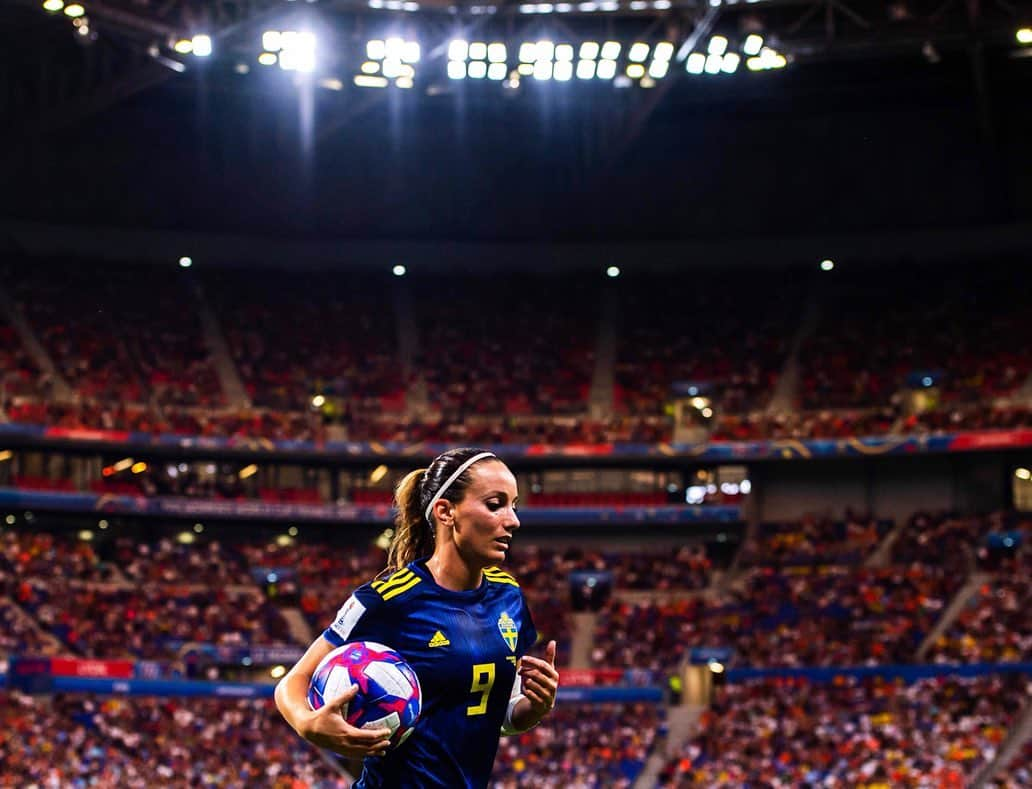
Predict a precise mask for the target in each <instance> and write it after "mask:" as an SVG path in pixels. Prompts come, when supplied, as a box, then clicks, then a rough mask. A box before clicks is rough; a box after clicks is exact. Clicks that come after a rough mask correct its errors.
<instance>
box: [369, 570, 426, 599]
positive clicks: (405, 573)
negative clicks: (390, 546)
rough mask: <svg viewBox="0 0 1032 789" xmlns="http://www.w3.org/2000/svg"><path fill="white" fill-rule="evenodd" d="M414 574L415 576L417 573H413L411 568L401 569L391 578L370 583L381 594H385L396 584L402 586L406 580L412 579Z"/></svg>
mask: <svg viewBox="0 0 1032 789" xmlns="http://www.w3.org/2000/svg"><path fill="white" fill-rule="evenodd" d="M414 576H415V573H413V572H412V571H411V570H399V571H398V572H396V573H395V574H394V575H392V576H391V577H390V578H387V579H386V580H383V581H373V582H372V583H371V584H369V585H370V586H371V587H373V589H375V590H376V591H377V592H379V593H380V594H383V593H384V592H385V591H387V590H388V589H391V588H393V587H395V586H400V585H401V584H403V583H405V582H406V581H410V580H412V578H413V577H414Z"/></svg>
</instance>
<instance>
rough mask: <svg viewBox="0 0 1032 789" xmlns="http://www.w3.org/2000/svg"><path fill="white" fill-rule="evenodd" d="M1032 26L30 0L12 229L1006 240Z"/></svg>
mask: <svg viewBox="0 0 1032 789" xmlns="http://www.w3.org/2000/svg"><path fill="white" fill-rule="evenodd" d="M44 6H45V7H44ZM46 9H50V10H46ZM1029 26H1032V0H966V1H965V0H756V2H748V0H738V2H730V0H720V1H719V2H718V0H582V1H581V2H569V3H565V2H564V3H555V2H536V1H535V2H533V3H531V2H517V1H516V0H513V1H512V2H507V3H489V2H486V0H471V2H468V3H458V2H455V3H453V2H448V0H426V1H423V0H316V1H315V2H305V0H294V1H291V0H161V1H159V0H8V1H7V2H5V3H3V4H2V5H0V169H2V170H4V171H5V172H6V173H10V180H11V183H12V184H15V185H16V188H15V189H10V190H7V191H8V194H6V195H4V196H3V197H2V198H0V216H4V217H7V218H10V219H17V220H26V221H30V222H47V223H52V222H55V221H60V222H67V223H68V224H69V225H72V226H78V225H87V226H90V225H92V226H114V227H119V226H121V227H132V228H139V227H150V228H155V229H162V230H167V229H174V230H186V231H194V232H196V231H199V232H216V233H223V232H224V233H241V232H243V233H253V232H255V231H256V230H257V231H258V232H260V233H267V232H272V233H281V234H284V235H289V236H298V235H300V236H304V237H306V238H334V239H363V240H370V241H373V240H384V239H390V240H398V241H411V240H418V241H430V240H438V241H439V240H450V241H458V242H465V241H489V242H495V241H497V242H503V243H507V242H512V241H524V240H533V241H535V242H545V243H551V242H553V241H563V242H579V241H583V240H592V241H595V240H600V239H605V240H610V239H620V240H638V239H650V240H662V239H683V238H701V239H705V238H709V239H726V238H729V237H732V238H740V237H742V236H745V235H748V236H749V237H754V238H758V237H772V236H778V235H783V234H786V233H787V234H826V233H853V232H857V231H866V230H868V229H875V228H877V229H888V230H908V229H918V228H934V227H957V226H972V225H987V224H1006V223H1013V222H1015V221H1019V220H1022V219H1027V218H1028V217H1029V216H1030V215H1032V213H1030V209H1029V207H1030V206H1032V200H1030V199H1029V195H1032V168H1030V166H1029V164H1028V162H1027V156H1025V155H1024V143H1023V140H1025V139H1027V135H1028V129H1029V128H1030V126H1029V124H1030V123H1032V116H1030V115H1029V111H1028V108H1027V102H1025V101H1024V98H1025V97H1027V94H1028V83H1029V75H1030V74H1032V71H1030V68H1032V60H1030V59H1029V56H1030V55H1032V40H1030V41H1029V42H1028V43H1025V41H1026V39H1030V38H1032V30H1028V29H1027V28H1029Z"/></svg>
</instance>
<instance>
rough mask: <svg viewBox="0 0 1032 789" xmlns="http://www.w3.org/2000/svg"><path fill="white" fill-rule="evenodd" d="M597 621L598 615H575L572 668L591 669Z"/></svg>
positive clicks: (588, 613) (571, 655)
mask: <svg viewBox="0 0 1032 789" xmlns="http://www.w3.org/2000/svg"><path fill="white" fill-rule="evenodd" d="M597 620H598V614H595V613H593V612H590V611H589V612H586V613H579V614H574V615H573V641H572V643H571V644H570V668H591V650H592V649H593V648H594V646H595V623H596V621H597Z"/></svg>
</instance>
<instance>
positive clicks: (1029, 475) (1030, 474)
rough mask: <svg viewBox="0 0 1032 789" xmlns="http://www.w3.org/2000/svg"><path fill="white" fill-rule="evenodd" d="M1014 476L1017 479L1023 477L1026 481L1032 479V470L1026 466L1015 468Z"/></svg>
mask: <svg viewBox="0 0 1032 789" xmlns="http://www.w3.org/2000/svg"><path fill="white" fill-rule="evenodd" d="M1014 476H1015V477H1017V478H1018V479H1023V480H1026V481H1028V480H1030V479H1032V471H1030V470H1029V469H1027V468H1017V469H1014Z"/></svg>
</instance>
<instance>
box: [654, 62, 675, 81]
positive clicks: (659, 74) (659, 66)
mask: <svg viewBox="0 0 1032 789" xmlns="http://www.w3.org/2000/svg"><path fill="white" fill-rule="evenodd" d="M669 69H670V61H668V60H653V61H652V65H650V66H649V76H650V77H652V79H663V77H665V76H666V75H667V71H668V70H669Z"/></svg>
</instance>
